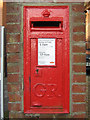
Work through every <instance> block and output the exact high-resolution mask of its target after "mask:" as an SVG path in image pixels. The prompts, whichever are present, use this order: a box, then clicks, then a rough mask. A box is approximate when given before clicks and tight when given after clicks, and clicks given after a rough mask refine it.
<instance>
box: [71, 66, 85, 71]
mask: <svg viewBox="0 0 90 120" xmlns="http://www.w3.org/2000/svg"><path fill="white" fill-rule="evenodd" d="M73 71H74V72H86V66H85V65H73Z"/></svg>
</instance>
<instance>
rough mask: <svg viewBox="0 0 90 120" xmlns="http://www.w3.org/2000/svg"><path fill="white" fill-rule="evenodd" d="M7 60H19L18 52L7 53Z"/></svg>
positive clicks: (14, 61)
mask: <svg viewBox="0 0 90 120" xmlns="http://www.w3.org/2000/svg"><path fill="white" fill-rule="evenodd" d="M7 62H8V63H17V62H19V55H18V54H9V55H7Z"/></svg>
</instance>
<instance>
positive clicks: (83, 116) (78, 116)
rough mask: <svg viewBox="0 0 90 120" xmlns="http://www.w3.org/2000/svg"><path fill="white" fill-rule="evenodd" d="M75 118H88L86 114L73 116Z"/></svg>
mask: <svg viewBox="0 0 90 120" xmlns="http://www.w3.org/2000/svg"><path fill="white" fill-rule="evenodd" d="M73 118H86V114H85V113H82V114H77V115H73ZM82 120H84V119H82Z"/></svg>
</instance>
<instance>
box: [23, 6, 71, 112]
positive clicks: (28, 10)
mask: <svg viewBox="0 0 90 120" xmlns="http://www.w3.org/2000/svg"><path fill="white" fill-rule="evenodd" d="M24 112H25V113H69V7H68V6H42V7H41V6H38V7H37V6H34V7H27V6H26V7H24Z"/></svg>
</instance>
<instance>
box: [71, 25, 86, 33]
mask: <svg viewBox="0 0 90 120" xmlns="http://www.w3.org/2000/svg"><path fill="white" fill-rule="evenodd" d="M73 32H85V26H84V25H78V26H73Z"/></svg>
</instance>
